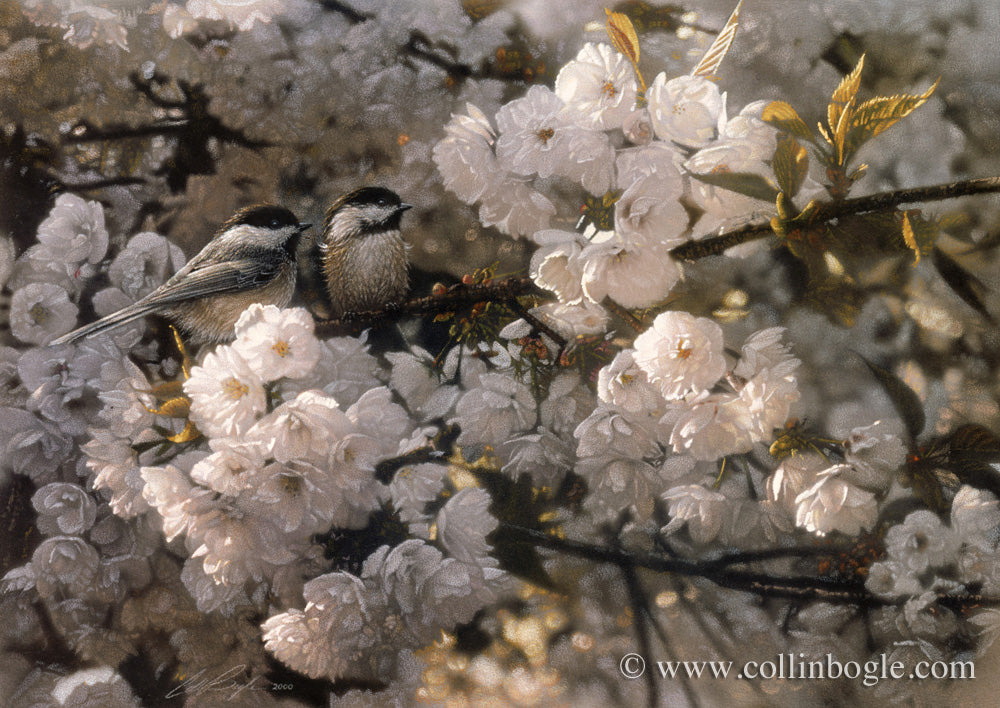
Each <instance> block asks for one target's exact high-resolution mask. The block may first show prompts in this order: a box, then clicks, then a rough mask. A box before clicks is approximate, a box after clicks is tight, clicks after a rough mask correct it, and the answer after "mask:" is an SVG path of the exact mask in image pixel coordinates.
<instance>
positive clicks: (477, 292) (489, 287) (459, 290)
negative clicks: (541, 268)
mask: <svg viewBox="0 0 1000 708" xmlns="http://www.w3.org/2000/svg"><path fill="white" fill-rule="evenodd" d="M532 294H542V291H541V290H539V289H538V287H537V286H536V285H535V283H534V282H533V281H532V280H531V278H504V279H503V280H494V281H491V282H489V283H475V284H473V285H462V284H459V285H453V286H451V287H450V288H448V290H447V291H446V292H444V293H442V294H440V295H428V296H426V297H418V298H413V299H411V300H407V301H406V302H404V303H401V304H399V305H396V306H395V307H392V308H386V309H384V310H369V311H367V312H352V313H349V314H348V315H346V316H344V317H339V318H333V319H328V320H317V321H316V324H317V325H318V326H320V327H330V328H337V327H351V326H364V325H372V324H380V323H383V322H386V321H388V320H394V319H398V318H400V317H403V316H406V315H426V314H431V313H434V314H437V313H443V312H453V311H455V310H457V309H460V308H463V307H468V306H470V305H474V304H476V303H477V302H489V301H498V302H502V301H511V300H513V299H514V298H517V297H520V296H522V295H532Z"/></svg>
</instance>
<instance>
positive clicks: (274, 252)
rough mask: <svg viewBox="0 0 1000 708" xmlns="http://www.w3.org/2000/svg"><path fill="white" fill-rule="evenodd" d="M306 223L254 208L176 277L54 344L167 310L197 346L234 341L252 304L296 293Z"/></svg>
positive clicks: (269, 208)
mask: <svg viewBox="0 0 1000 708" xmlns="http://www.w3.org/2000/svg"><path fill="white" fill-rule="evenodd" d="M310 226H311V224H300V223H299V220H298V219H297V218H296V217H295V215H294V214H293V213H292V212H290V211H289V210H288V209H285V208H284V207H279V206H273V205H270V204H263V205H257V206H251V207H247V208H245V209H241V210H240V211H238V212H236V214H234V215H233V216H232V218H230V219H229V221H227V222H226V223H224V224H223V225H222V226H220V227H219V230H218V231H217V232H216V235H215V237H214V238H213V239H212V240H211V241H209V243H208V244H207V245H206V246H205V247H204V248H203V249H202V250H201V251H200V252H199V253H198V255H196V256H195V257H194V258H192V259H191V260H190V261H188V262H187V264H186V265H185V266H184V267H183V268H181V269H180V270H179V271H177V272H176V273H175V274H174V275H173V277H171V278H170V280H168V281H167V282H165V283H164V284H163V285H161V286H160V287H159V288H157V289H156V290H154V291H153V292H151V293H150V294H149V295H147V296H146V297H144V298H142V299H141V300H139V301H137V302H135V303H133V304H132V305H129V306H128V307H125V308H123V309H121V310H118V312H114V313H112V314H110V315H107V316H106V317H102V318H101V319H99V320H97V321H96V322H92V323H91V324H89V325H85V326H83V327H80V328H79V329H76V330H73V331H72V332H70V333H69V334H65V335H63V336H62V337H59V338H58V339H56V340H54V341H53V342H52V344H53V345H55V344H67V343H70V342H75V341H76V340H78V339H81V338H83V337H86V336H89V335H91V334H96V333H97V332H103V331H104V330H107V329H111V328H113V327H118V326H119V325H123V324H125V323H126V322H131V321H132V320H135V319H138V318H140V317H143V316H145V315H154V314H155V315H160V316H162V317H165V318H167V319H168V320H169V321H170V322H171V323H173V324H174V325H176V326H177V327H178V328H179V329H180V330H181V331H182V332H184V334H185V335H186V336H187V338H188V340H189V341H190V342H191V343H193V344H206V343H213V342H224V341H229V340H231V339H233V337H234V333H233V327H234V326H235V325H236V320H238V319H239V317H240V315H241V314H242V313H243V311H244V310H246V309H247V308H248V307H250V305H252V304H254V303H261V304H264V305H277V306H278V307H284V306H285V305H287V304H288V303H289V301H290V300H291V299H292V294H293V293H294V292H295V280H296V273H297V270H298V269H297V266H296V259H295V252H296V248H297V246H298V241H299V236H300V235H301V234H302V232H303V231H305V230H306V229H308V228H309V227H310Z"/></svg>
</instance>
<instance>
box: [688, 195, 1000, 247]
mask: <svg viewBox="0 0 1000 708" xmlns="http://www.w3.org/2000/svg"><path fill="white" fill-rule="evenodd" d="M995 192H1000V177H982V178H979V179H970V180H963V181H960V182H949V183H947V184H937V185H933V186H930V187H913V188H910V189H898V190H896V191H893V192H881V193H879V194H871V195H869V196H866V197H857V198H854V199H844V200H841V201H834V202H826V203H821V204H819V205H818V208H817V210H816V212H815V213H814V215H813V217H812V218H811V219H810V221H809V223H808V224H803V226H808V225H810V224H817V223H820V222H824V221H832V220H834V219H836V218H838V217H841V216H848V215H850V214H863V213H865V212H870V211H879V210H882V209H887V208H889V207H896V206H899V205H900V204H908V203H913V202H931V201H940V200H943V199H954V198H956V197H965V196H968V195H970V194H991V193H995ZM773 233H774V231H773V230H772V229H771V224H770V222H767V223H754V224H747V225H746V226H741V227H739V228H737V229H733V230H732V231H727V232H725V233H722V234H718V235H715V236H708V235H706V236H704V237H703V238H700V239H697V240H694V241H688V242H687V243H683V244H681V245H680V246H677V247H675V248H673V249H671V251H670V255H671V256H673V257H674V258H676V259H678V260H683V261H696V260H698V259H700V258H706V257H707V256H717V255H719V254H721V253H723V252H724V251H726V250H728V249H730V248H732V247H733V246H739V245H740V244H744V243H750V242H751V241H758V240H760V239H762V238H767V237H768V236H771V235H772V234H773Z"/></svg>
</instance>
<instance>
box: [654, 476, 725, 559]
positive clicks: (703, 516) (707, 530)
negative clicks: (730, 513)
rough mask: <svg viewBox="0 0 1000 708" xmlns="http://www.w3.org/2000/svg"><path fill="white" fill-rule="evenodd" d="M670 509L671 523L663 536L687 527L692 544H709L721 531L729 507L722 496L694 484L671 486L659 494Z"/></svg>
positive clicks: (663, 531)
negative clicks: (671, 487)
mask: <svg viewBox="0 0 1000 708" xmlns="http://www.w3.org/2000/svg"><path fill="white" fill-rule="evenodd" d="M662 499H663V501H665V502H666V503H667V505H668V506H669V509H670V523H668V524H667V525H666V526H664V527H663V529H662V533H664V534H671V533H674V532H675V531H677V530H678V529H680V528H681V527H682V526H685V525H686V526H687V529H688V533H689V534H691V538H692V540H693V541H694V542H695V543H698V544H705V543H709V542H711V541H712V540H713V539H714V538H715V537H716V536H717V535H718V533H719V531H720V530H721V529H722V522H723V520H724V519H725V517H726V509H727V507H728V503H727V499H726V497H725V495H723V494H720V493H719V492H713V491H711V490H709V489H705V488H704V487H702V486H699V485H697V484H689V485H685V486H682V487H674V488H673V489H671V490H670V491H668V492H665V493H664V494H663V495H662Z"/></svg>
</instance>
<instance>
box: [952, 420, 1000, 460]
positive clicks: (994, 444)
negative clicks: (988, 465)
mask: <svg viewBox="0 0 1000 708" xmlns="http://www.w3.org/2000/svg"><path fill="white" fill-rule="evenodd" d="M946 442H947V443H948V447H949V459H955V458H958V457H965V456H972V457H975V458H977V459H979V460H982V461H983V462H1000V438H998V437H997V436H996V435H994V434H993V431H992V430H989V429H988V428H984V427H983V426H981V425H976V424H974V423H969V424H968V425H963V426H961V427H959V428H956V429H955V430H954V431H953V432H952V433H951V435H949V436H948V437H947V439H946Z"/></svg>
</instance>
